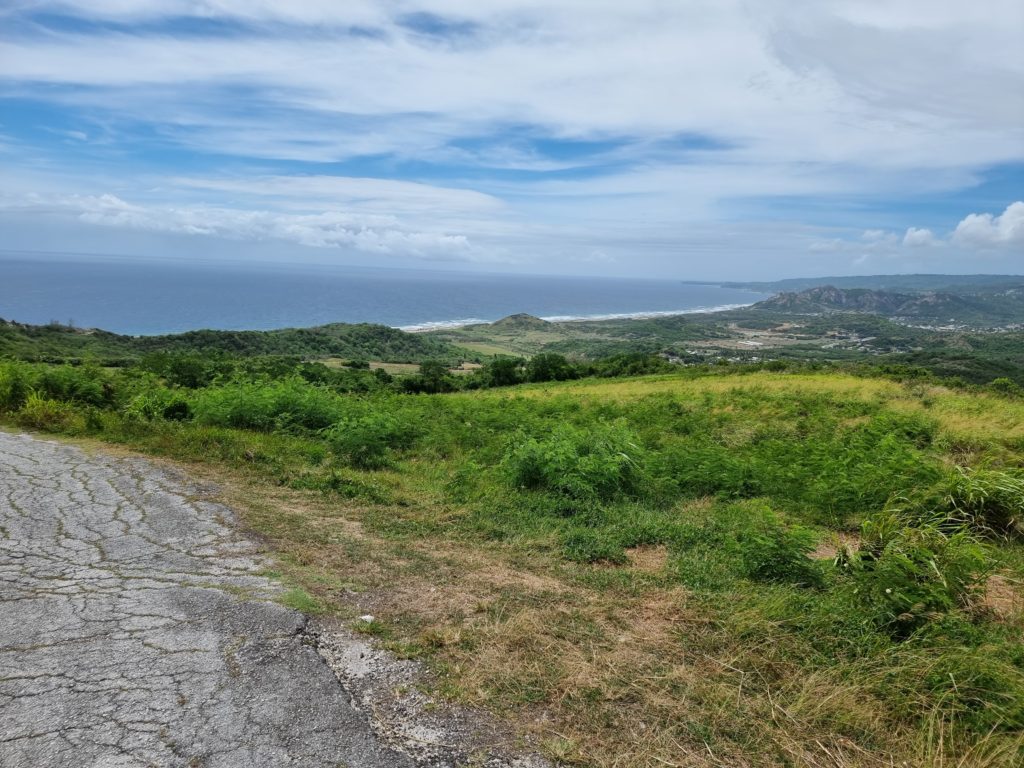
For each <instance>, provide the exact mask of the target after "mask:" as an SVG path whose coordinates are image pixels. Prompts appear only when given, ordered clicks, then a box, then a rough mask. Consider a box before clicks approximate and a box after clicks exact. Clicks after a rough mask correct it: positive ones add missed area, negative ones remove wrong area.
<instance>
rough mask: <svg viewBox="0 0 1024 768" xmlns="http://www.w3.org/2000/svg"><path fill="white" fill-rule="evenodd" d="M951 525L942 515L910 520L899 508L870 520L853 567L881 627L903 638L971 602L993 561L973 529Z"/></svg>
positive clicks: (858, 587) (858, 590) (860, 589)
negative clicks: (954, 527) (951, 528)
mask: <svg viewBox="0 0 1024 768" xmlns="http://www.w3.org/2000/svg"><path fill="white" fill-rule="evenodd" d="M947 523H948V519H947V518H945V517H944V516H943V515H942V514H941V513H939V514H935V515H934V516H933V517H932V518H931V519H928V520H913V521H911V520H908V519H907V518H906V517H905V516H904V515H903V514H901V512H900V511H894V510H885V511H882V512H879V513H877V514H875V515H873V516H872V517H871V518H869V519H868V520H867V521H865V523H864V525H863V528H862V531H863V534H864V541H863V543H862V545H861V548H860V550H859V551H858V552H857V553H855V554H854V556H853V557H852V559H851V561H850V562H849V563H848V565H849V567H850V569H851V570H852V573H853V576H854V583H855V586H856V594H857V597H858V599H859V601H860V603H861V605H862V606H863V607H864V609H865V611H866V613H867V615H868V616H869V618H870V619H871V620H872V621H874V622H875V623H876V624H878V625H879V626H882V627H885V628H886V629H888V630H890V631H891V632H893V633H894V634H897V635H901V636H903V635H906V634H909V633H910V632H911V631H913V630H914V629H917V628H918V627H920V626H922V625H923V624H925V623H926V622H928V621H930V620H932V619H934V618H936V617H938V616H940V615H942V614H944V613H946V612H948V611H951V610H953V609H955V608H959V607H967V606H968V605H970V604H971V602H972V599H973V598H974V596H975V594H976V593H977V591H978V589H979V588H980V587H981V586H982V585H983V584H984V581H985V579H986V578H987V577H988V574H989V573H990V571H991V569H992V562H991V559H990V558H989V556H988V552H987V551H986V549H985V547H984V545H983V544H981V543H980V542H979V541H978V540H977V539H976V538H975V536H974V535H973V534H972V533H971V531H969V530H968V529H966V528H958V529H954V530H952V531H950V530H949V529H948V525H947Z"/></svg>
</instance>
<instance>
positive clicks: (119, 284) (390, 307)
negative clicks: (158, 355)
mask: <svg viewBox="0 0 1024 768" xmlns="http://www.w3.org/2000/svg"><path fill="white" fill-rule="evenodd" d="M0 270H2V272H0V274H2V276H3V279H2V280H0V318H3V319H5V320H11V321H15V322H21V323H30V324H36V325H43V324H47V323H52V322H57V323H60V324H64V325H73V326H75V327H79V328H96V329H102V330H105V331H111V332H115V333H121V334H126V335H133V336H149V335H161V334H168V333H182V332H187V331H192V330H203V329H210V330H227V331H232V330H234V331H242V330H274V329H279V328H302V327H312V326H318V325H326V324H329V323H375V324H381V325H387V326H390V327H393V328H400V329H402V330H406V331H413V332H423V331H428V330H435V329H443V328H455V327H461V326H466V325H475V324H479V323H488V322H494V321H496V320H499V319H501V318H503V317H507V316H508V315H512V314H519V313H524V314H530V315H534V316H536V317H539V318H541V319H544V320H547V321H550V322H570V321H595V320H612V319H625V318H650V317H667V316H673V315H685V314H692V313H700V312H715V311H722V310H727V309H734V308H738V307H742V306H749V305H750V304H753V303H755V302H757V301H760V300H762V299H763V298H767V296H768V295H769V294H767V293H761V292H757V291H751V290H746V289H739V288H730V287H722V286H720V285H716V284H708V283H694V282H688V281H687V279H686V278H685V277H680V278H678V279H674V280H664V279H662V280H654V279H639V278H614V277H567V276H544V275H517V274H501V273H490V272H479V273H465V272H450V271H444V270H429V269H422V268H413V269H396V268H393V267H391V268H375V267H364V266H359V267H354V266H353V267H349V266H340V265H317V264H309V263H304V264H297V265H288V264H281V263H262V262H261V263H256V264H240V263H219V264H201V263H193V262H187V261H184V260H180V261H171V260H152V261H146V262H128V261H124V260H121V259H118V258H116V257H110V258H104V257H97V258H91V259H90V258H83V257H78V258H60V257H59V255H57V256H55V255H47V257H45V258H39V257H35V256H34V257H33V258H25V257H24V256H19V255H6V256H0Z"/></svg>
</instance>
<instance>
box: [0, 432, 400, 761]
mask: <svg viewBox="0 0 1024 768" xmlns="http://www.w3.org/2000/svg"><path fill="white" fill-rule="evenodd" d="M267 566H268V563H267V562H266V561H264V560H263V559H262V558H261V557H260V555H259V552H258V550H257V548H256V547H255V545H254V544H253V543H252V542H251V541H249V540H248V539H246V538H245V537H244V536H242V535H240V534H239V533H238V532H237V531H236V529H235V526H234V523H233V519H232V515H231V512H230V510H228V509H226V508H225V507H223V506H220V505H217V504H214V503H211V502H209V501H205V500H203V499H202V498H200V497H199V495H198V494H197V489H196V488H195V487H194V486H193V485H191V484H190V483H189V482H188V481H187V480H185V479H183V478H180V477H177V476H175V475H174V474H173V473H171V472H170V471H168V470H164V469H161V468H158V467H156V466H154V465H153V464H150V463H148V462H145V461H142V460H138V459H122V458H114V457H111V456H102V455H91V454H88V453H86V452H84V451H83V450H81V449H80V448H77V447H73V446H69V445H62V444H58V443H53V442H48V441H43V440H38V439H35V438H31V437H28V436H26V435H12V434H7V433H3V432H0V765H2V766H4V768H20V767H21V766H25V767H26V768H29V767H30V768H44V767H46V766H76V767H78V766H83V767H84V766H90V767H93V768H101V767H102V768H115V767H116V768H134V767H135V766H186V767H188V768H198V767H200V766H202V767H204V768H207V767H208V768H227V767H228V766H239V767H242V766H245V767H246V768H251V767H257V766H284V765H295V766H331V768H340V767H342V766H346V767H347V768H357V767H361V766H373V767H375V766H395V767H396V768H397V767H401V766H412V765H413V761H412V760H411V758H409V757H408V756H407V755H405V754H402V753H399V752H395V751H392V750H391V749H390V748H389V747H388V746H387V745H385V744H383V743H381V742H380V741H379V739H378V737H376V736H375V734H374V732H373V730H372V729H371V727H370V725H369V723H368V722H367V720H366V718H365V717H364V715H363V714H362V713H360V712H359V711H358V710H357V709H356V708H355V707H354V706H353V703H352V701H351V699H350V698H349V695H348V694H347V693H346V692H345V690H344V688H343V687H342V686H341V685H340V683H339V682H338V680H337V678H336V677H335V676H334V673H333V672H332V671H331V670H330V669H329V668H328V667H327V665H326V664H325V663H324V662H323V660H322V659H321V658H320V656H319V655H318V654H317V652H316V650H315V649H314V648H313V647H312V646H311V644H310V643H309V642H308V640H307V635H306V632H305V628H306V623H305V621H306V620H305V618H304V617H303V616H302V615H301V614H299V613H297V612H295V611H293V610H290V609H288V608H285V607H283V606H281V605H279V604H278V603H276V602H274V600H273V598H274V597H275V596H276V595H279V593H280V587H278V586H277V585H276V584H275V583H274V582H272V581H271V580H269V579H267V578H266V577H264V576H262V575H261V572H262V571H263V570H264V569H266V568H267Z"/></svg>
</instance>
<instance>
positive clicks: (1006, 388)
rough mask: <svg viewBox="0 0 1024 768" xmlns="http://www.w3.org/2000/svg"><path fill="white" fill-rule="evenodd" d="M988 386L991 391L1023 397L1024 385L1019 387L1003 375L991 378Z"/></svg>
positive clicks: (1007, 395)
mask: <svg viewBox="0 0 1024 768" xmlns="http://www.w3.org/2000/svg"><path fill="white" fill-rule="evenodd" d="M988 386H989V389H991V390H992V391H993V392H997V393H998V394H1000V395H1005V396H1006V397H1024V387H1021V386H1020V384H1018V383H1017V382H1015V381H1013V380H1012V379H1008V378H1006V377H1005V376H1001V377H1000V378H998V379H993V380H992V382H991V383H990V384H989V385H988Z"/></svg>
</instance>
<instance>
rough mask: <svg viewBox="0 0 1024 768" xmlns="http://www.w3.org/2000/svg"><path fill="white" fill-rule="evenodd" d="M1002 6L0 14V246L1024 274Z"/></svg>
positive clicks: (27, 6) (1016, 52) (1018, 161)
mask: <svg viewBox="0 0 1024 768" xmlns="http://www.w3.org/2000/svg"><path fill="white" fill-rule="evenodd" d="M1021 39H1024V5H1022V4H1021V3H1020V2H1019V0H975V2H972V3H964V2H962V0H928V1H925V0H885V1H883V0H817V1H816V2H814V3H794V2H791V1H790V0H758V2H753V1H752V0H750V1H749V2H748V1H746V0H707V2H695V1H694V0H676V1H675V2H670V3H667V2H663V1H662V0H634V1H633V2H631V3H622V2H620V1H619V0H616V2H608V1H607V0H560V1H559V0H556V1H555V2H550V1H549V2H540V1H539V0H473V1H472V2H471V1H470V0H423V1H422V2H412V1H405V0H348V1H347V2H344V3H341V2H331V1H330V0H306V1H305V2H303V1H302V0H295V2H290V3H281V2H271V0H8V1H7V2H6V3H3V4H2V5H0V163H2V167H3V174H2V175H0V248H3V249H8V250H28V251H58V252H63V251H66V252H96V253H114V254H126V255H135V256H138V257H140V258H145V257H174V258H186V259H196V260H209V261H215V260H222V259H228V260H240V259H243V260H244V259H253V260H256V259H258V260H271V261H283V262H287V261H294V262H328V263H340V264H362V265H377V266H395V267H404V266H418V267H436V268H443V269H464V270H492V271H515V272H535V273H544V272H548V273H560V274H573V273H580V274H603V275H629V276H645V275H646V276H658V277H677V278H683V279H686V278H689V279H716V278H723V279H740V278H744V277H750V278H774V277H786V276H797V275H823V274H857V273H889V272H909V271H924V272H943V271H947V272H1018V273H1019V272H1024V46H1021V44H1020V41H1021Z"/></svg>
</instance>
